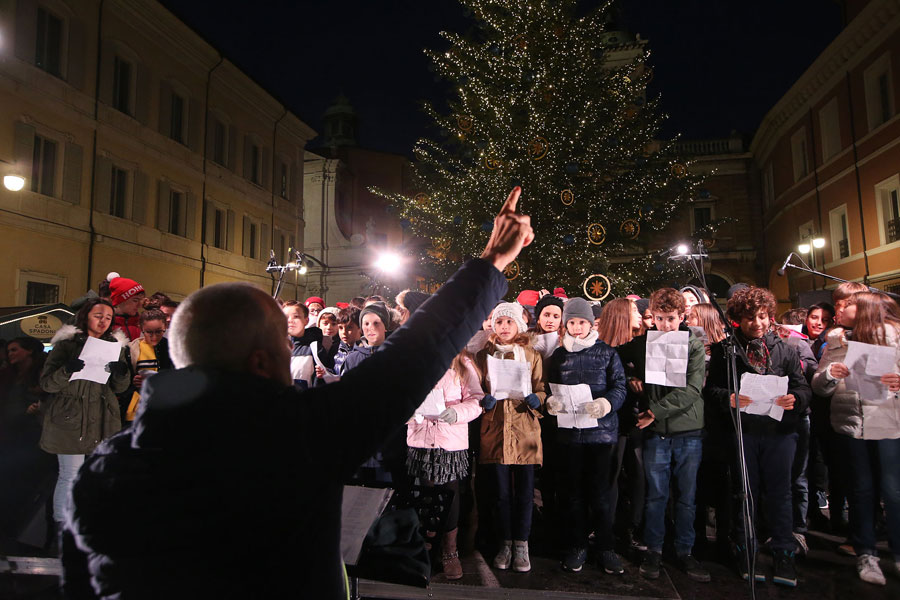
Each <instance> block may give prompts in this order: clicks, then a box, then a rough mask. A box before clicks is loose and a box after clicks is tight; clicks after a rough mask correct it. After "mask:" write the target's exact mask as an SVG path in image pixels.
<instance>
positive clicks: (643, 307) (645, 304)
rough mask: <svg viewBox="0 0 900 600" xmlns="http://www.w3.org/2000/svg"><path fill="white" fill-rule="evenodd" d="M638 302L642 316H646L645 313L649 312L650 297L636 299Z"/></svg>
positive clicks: (636, 302)
mask: <svg viewBox="0 0 900 600" xmlns="http://www.w3.org/2000/svg"><path fill="white" fill-rule="evenodd" d="M634 303H635V304H637V309H638V312H639V313H641V316H642V317H643V316H644V313H645V312H647V309H648V308H650V298H640V299H638V300H635V301H634Z"/></svg>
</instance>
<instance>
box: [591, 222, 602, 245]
mask: <svg viewBox="0 0 900 600" xmlns="http://www.w3.org/2000/svg"><path fill="white" fill-rule="evenodd" d="M588 241H589V242H590V243H592V244H594V245H595V246H600V245H602V244H603V242H605V241H606V228H605V227H603V225H601V224H600V223H591V224H590V225H588Z"/></svg>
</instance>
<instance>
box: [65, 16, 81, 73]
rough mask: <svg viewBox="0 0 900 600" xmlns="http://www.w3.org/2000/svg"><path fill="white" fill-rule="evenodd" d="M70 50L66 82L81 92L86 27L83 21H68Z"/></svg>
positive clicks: (68, 52)
mask: <svg viewBox="0 0 900 600" xmlns="http://www.w3.org/2000/svg"><path fill="white" fill-rule="evenodd" d="M68 25H69V48H68V51H67V58H68V61H69V62H68V65H67V66H66V80H68V82H69V85H71V86H72V87H74V88H75V89H77V90H80V89H81V88H82V86H83V85H84V57H85V48H84V25H82V23H81V21H80V20H78V19H76V18H74V17H72V18H70V19H69V20H68Z"/></svg>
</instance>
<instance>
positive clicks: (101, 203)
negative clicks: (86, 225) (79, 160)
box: [94, 156, 112, 215]
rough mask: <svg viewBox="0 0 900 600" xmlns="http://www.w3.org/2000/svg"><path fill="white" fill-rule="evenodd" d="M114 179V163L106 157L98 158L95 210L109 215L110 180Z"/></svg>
mask: <svg viewBox="0 0 900 600" xmlns="http://www.w3.org/2000/svg"><path fill="white" fill-rule="evenodd" d="M110 177H112V162H111V161H110V160H109V159H108V158H106V157H105V156H98V157H97V162H96V166H95V167H94V210H96V211H97V212H99V213H103V214H104V215H108V214H109V191H110V190H109V179H110Z"/></svg>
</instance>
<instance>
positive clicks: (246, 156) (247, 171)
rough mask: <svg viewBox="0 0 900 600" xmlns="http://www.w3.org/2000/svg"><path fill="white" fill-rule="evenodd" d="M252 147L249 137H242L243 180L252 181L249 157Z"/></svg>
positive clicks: (251, 164)
mask: <svg viewBox="0 0 900 600" xmlns="http://www.w3.org/2000/svg"><path fill="white" fill-rule="evenodd" d="M252 145H253V140H251V139H250V136H249V135H245V136H244V171H243V175H244V179H247V180H252V179H253V173H252V171H253V161H252V160H251V156H250V147H251V146H252Z"/></svg>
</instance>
